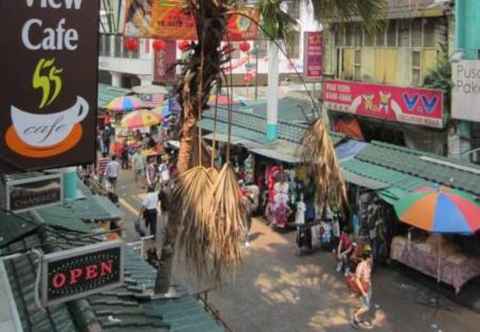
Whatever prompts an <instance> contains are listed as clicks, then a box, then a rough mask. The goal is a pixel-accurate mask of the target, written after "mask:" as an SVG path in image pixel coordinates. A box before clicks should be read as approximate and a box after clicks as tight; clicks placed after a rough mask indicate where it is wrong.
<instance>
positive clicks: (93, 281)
mask: <svg viewBox="0 0 480 332" xmlns="http://www.w3.org/2000/svg"><path fill="white" fill-rule="evenodd" d="M123 269H124V263H123V245H122V243H121V242H120V241H111V242H102V243H99V244H94V245H90V246H86V247H80V248H75V249H72V250H67V251H62V252H57V253H53V254H50V255H47V256H45V257H44V260H43V266H42V304H43V305H44V306H49V305H52V304H58V303H62V302H66V301H71V300H75V299H78V298H82V297H85V296H88V295H91V294H95V293H98V292H102V291H105V290H108V289H112V288H116V287H118V286H120V285H122V283H123Z"/></svg>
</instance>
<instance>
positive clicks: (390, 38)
mask: <svg viewBox="0 0 480 332" xmlns="http://www.w3.org/2000/svg"><path fill="white" fill-rule="evenodd" d="M387 47H397V21H394V20H392V21H390V22H389V23H388V27H387Z"/></svg>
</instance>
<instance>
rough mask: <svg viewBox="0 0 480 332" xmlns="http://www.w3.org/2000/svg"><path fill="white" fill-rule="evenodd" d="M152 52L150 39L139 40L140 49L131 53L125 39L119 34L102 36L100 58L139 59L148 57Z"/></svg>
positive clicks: (102, 34) (104, 34) (103, 34)
mask: <svg viewBox="0 0 480 332" xmlns="http://www.w3.org/2000/svg"><path fill="white" fill-rule="evenodd" d="M150 52H151V47H150V39H147V38H139V39H138V48H137V49H136V50H134V51H130V50H128V49H127V48H126V47H125V37H124V36H123V35H118V34H108V33H101V34H100V45H99V54H100V56H106V57H115V58H130V59H139V58H142V57H145V56H148V55H149V54H150Z"/></svg>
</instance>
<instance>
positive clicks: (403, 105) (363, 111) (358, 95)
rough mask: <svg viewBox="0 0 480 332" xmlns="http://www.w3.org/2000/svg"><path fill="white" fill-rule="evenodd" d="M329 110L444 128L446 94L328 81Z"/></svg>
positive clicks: (326, 99)
mask: <svg viewBox="0 0 480 332" xmlns="http://www.w3.org/2000/svg"><path fill="white" fill-rule="evenodd" d="M322 94H323V100H324V103H325V106H326V107H327V109H329V110H332V111H338V112H344V113H351V114H356V115H361V116H366V117H371V118H376V119H380V120H385V121H392V122H402V123H409V124H414V125H421V126H426V127H433V128H443V126H444V121H443V92H442V91H439V90H432V89H422V88H406V87H397V86H391V85H381V84H369V83H361V82H348V81H338V80H327V81H325V82H324V84H323V90H322Z"/></svg>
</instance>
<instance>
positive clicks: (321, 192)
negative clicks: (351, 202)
mask: <svg viewBox="0 0 480 332" xmlns="http://www.w3.org/2000/svg"><path fill="white" fill-rule="evenodd" d="M303 153H304V160H305V163H306V164H307V165H308V166H310V167H309V168H310V172H311V175H312V176H313V181H314V182H315V186H316V189H317V201H318V204H319V206H320V207H321V208H323V207H325V205H326V204H327V203H328V204H330V205H331V206H336V207H343V206H346V203H347V194H346V186H345V180H344V178H343V175H342V173H341V170H340V165H339V163H338V160H337V157H336V155H335V147H334V145H333V143H332V140H331V139H330V136H329V134H328V130H327V129H326V128H325V126H324V124H323V121H322V120H321V119H318V120H316V121H315V122H314V123H313V124H312V125H311V126H310V127H309V128H308V129H307V130H306V131H305V135H304V138H303Z"/></svg>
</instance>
